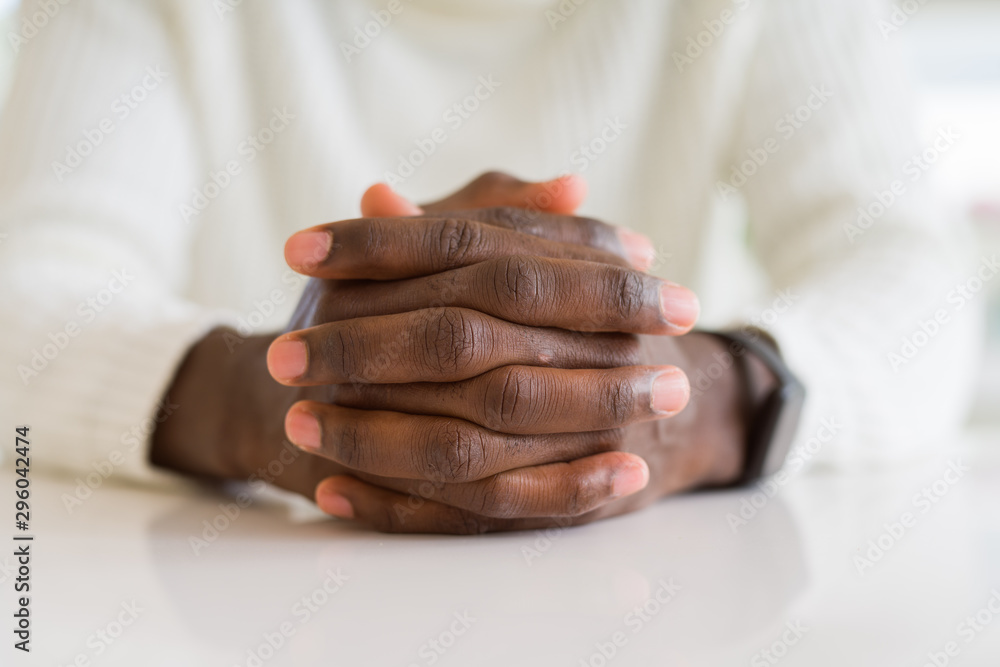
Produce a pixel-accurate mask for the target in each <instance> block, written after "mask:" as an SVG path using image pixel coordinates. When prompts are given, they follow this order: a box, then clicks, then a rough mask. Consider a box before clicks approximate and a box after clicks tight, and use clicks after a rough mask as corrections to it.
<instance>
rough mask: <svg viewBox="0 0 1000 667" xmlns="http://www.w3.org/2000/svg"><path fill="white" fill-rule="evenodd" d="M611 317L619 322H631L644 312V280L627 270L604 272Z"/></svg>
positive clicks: (616, 269) (617, 269)
mask: <svg viewBox="0 0 1000 667" xmlns="http://www.w3.org/2000/svg"><path fill="white" fill-rule="evenodd" d="M604 273H605V276H604V280H605V284H606V285H607V291H606V295H607V301H608V302H609V304H610V308H609V315H611V316H612V317H614V318H615V319H616V320H617V321H618V322H631V321H632V320H633V319H634V318H635V317H636V316H637V315H638V314H639V313H640V311H641V310H642V306H643V301H644V298H643V297H644V296H645V286H644V285H643V282H642V278H641V277H640V276H639V275H638V274H636V273H634V272H632V271H627V270H625V269H619V268H615V267H608V268H607V269H605V271H604Z"/></svg>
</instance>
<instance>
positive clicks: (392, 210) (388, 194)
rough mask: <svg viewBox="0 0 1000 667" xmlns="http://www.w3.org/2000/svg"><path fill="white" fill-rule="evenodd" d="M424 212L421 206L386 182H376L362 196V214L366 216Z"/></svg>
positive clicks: (406, 214)
mask: <svg viewBox="0 0 1000 667" xmlns="http://www.w3.org/2000/svg"><path fill="white" fill-rule="evenodd" d="M422 213H423V210H421V209H420V207H418V206H417V205H416V204H414V203H412V202H411V201H410V200H408V199H406V198H405V197H403V196H402V195H400V194H398V193H396V192H395V191H394V190H393V189H392V188H391V187H389V186H388V185H387V184H386V183H376V184H375V185H373V186H371V187H370V188H368V189H367V190H366V191H365V194H363V195H362V196H361V216H362V217H365V218H402V217H406V216H411V215H420V214H422Z"/></svg>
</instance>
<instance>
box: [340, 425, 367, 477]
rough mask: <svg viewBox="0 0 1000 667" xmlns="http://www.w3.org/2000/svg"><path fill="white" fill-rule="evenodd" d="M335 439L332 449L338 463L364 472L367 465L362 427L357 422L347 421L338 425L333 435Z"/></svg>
mask: <svg viewBox="0 0 1000 667" xmlns="http://www.w3.org/2000/svg"><path fill="white" fill-rule="evenodd" d="M333 439H334V442H333V443H331V448H332V449H333V452H334V456H335V457H336V460H337V462H339V463H341V464H342V465H344V466H346V467H348V468H351V469H354V470H362V469H363V468H364V465H365V447H366V445H365V443H364V438H363V437H362V435H361V427H360V426H359V425H358V424H357V423H356V422H352V421H345V422H343V423H341V424H339V425H338V427H337V429H336V430H335V432H334V433H333Z"/></svg>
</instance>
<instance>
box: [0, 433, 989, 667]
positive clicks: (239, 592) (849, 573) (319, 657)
mask: <svg viewBox="0 0 1000 667" xmlns="http://www.w3.org/2000/svg"><path fill="white" fill-rule="evenodd" d="M950 461H956V462H958V461H960V462H961V464H962V465H965V466H968V467H969V468H970V471H969V472H966V473H964V474H963V475H962V477H961V478H960V479H958V481H957V482H956V483H955V484H954V485H948V486H947V491H946V493H945V494H944V495H943V496H942V497H941V498H940V499H939V501H938V502H936V503H935V504H933V505H932V506H931V507H930V509H928V510H927V511H926V512H924V511H922V508H921V507H920V506H917V505H914V502H913V496H914V495H915V494H917V493H919V492H920V491H921V489H922V488H924V487H926V486H928V485H931V484H932V483H933V482H934V481H935V480H937V479H940V478H942V476H943V475H944V473H945V471H946V470H947V469H948V468H949V462H950ZM34 477H35V479H34V482H33V497H34V503H33V516H32V519H33V525H32V529H33V530H32V532H33V533H34V534H35V535H36V541H35V542H34V543H33V561H32V567H33V569H32V581H33V588H34V590H33V593H34V595H33V598H32V611H33V648H34V650H33V652H32V653H31V655H30V657H26V656H24V655H23V654H22V653H20V652H15V651H14V650H13V649H12V648H11V644H12V641H11V638H12V635H11V634H10V629H9V628H10V626H11V621H10V619H11V615H10V614H11V613H12V609H13V597H14V594H13V590H12V584H13V580H12V578H11V577H12V575H11V574H10V573H9V568H11V566H12V565H13V559H12V558H11V555H10V554H11V553H12V551H13V548H12V547H11V548H10V549H8V548H6V547H4V548H3V550H2V552H0V553H3V554H4V555H3V556H0V566H2V568H0V579H4V581H3V582H2V583H0V590H2V593H0V609H2V613H3V618H4V619H5V621H4V622H3V624H2V626H3V633H2V636H3V637H4V639H3V646H2V647H0V664H2V665H22V664H25V665H27V664H30V665H68V664H72V663H73V661H74V660H76V659H77V657H78V656H80V655H82V656H83V659H82V660H83V661H82V662H80V663H79V664H88V662H86V661H88V660H89V661H90V662H89V664H93V665H129V666H130V667H134V666H143V665H154V666H155V665H171V666H174V665H220V666H226V667H229V666H232V665H257V664H260V665H365V666H369V665H370V666H382V665H400V666H402V667H407V666H409V665H430V664H436V665H445V666H447V665H463V666H478V665H547V666H548V665H567V666H572V667H578V666H579V665H581V664H590V665H595V666H599V665H615V666H617V665H644V666H645V665H727V666H728V665H748V664H749V665H770V664H782V665H809V666H811V667H816V666H823V665H852V666H862V665H873V666H878V667H886V666H889V665H914V666H917V667H919V666H921V665H924V664H925V663H927V662H928V660H929V658H928V656H927V654H928V652H941V651H943V650H944V647H945V645H946V644H947V643H948V642H949V641H955V642H956V644H957V648H958V649H959V653H958V655H957V656H955V657H951V658H949V659H948V664H951V665H961V666H962V667H977V666H983V667H985V666H990V667H996V666H997V665H1000V613H996V614H994V613H992V612H989V611H988V606H987V605H988V603H989V602H990V599H991V596H993V595H994V592H996V602H994V603H993V606H994V609H996V610H998V611H1000V432H998V431H996V430H992V431H991V430H984V431H979V432H978V433H976V432H974V433H970V434H969V435H967V436H965V437H964V438H962V439H961V440H960V441H956V442H954V443H951V444H948V445H945V446H942V449H941V453H940V456H936V457H935V458H934V459H933V460H929V461H924V462H921V463H919V464H915V465H913V466H910V467H907V468H905V469H901V470H897V471H893V472H891V473H885V472H882V473H876V472H866V473H859V474H852V475H843V474H831V473H825V474H816V473H808V474H801V475H798V476H796V477H795V478H793V479H792V480H791V481H790V482H789V483H788V484H787V485H786V486H784V487H782V488H781V489H780V490H779V492H778V493H777V494H776V495H775V497H774V498H772V499H769V500H768V502H767V503H766V504H765V505H764V506H763V507H762V508H761V509H760V510H759V512H758V514H757V516H755V517H754V518H753V519H752V520H750V521H749V522H748V523H747V525H746V526H743V527H741V528H740V529H739V530H737V531H736V532H734V530H733V529H732V528H731V527H730V525H729V523H728V522H727V518H726V517H727V514H728V513H736V512H738V511H739V508H740V504H741V501H742V500H743V499H744V498H746V497H748V495H749V493H748V492H746V491H743V492H739V491H735V492H726V493H711V494H708V493H706V494H698V495H691V496H686V497H681V498H675V499H671V500H668V501H665V502H661V503H659V504H657V505H656V506H654V507H653V508H651V509H649V510H646V511H644V512H641V513H639V514H635V515H631V516H628V517H624V518H619V519H615V520H610V521H605V522H602V523H597V524H594V525H590V526H586V527H582V528H574V529H569V530H565V531H558V532H556V533H554V534H553V535H552V536H551V537H549V538H546V537H545V536H544V535H543V534H540V533H517V534H504V535H487V536H483V537H475V538H470V537H434V536H398V537H397V536H387V535H380V534H375V533H370V532H366V531H364V530H362V529H359V528H356V527H354V526H352V525H350V524H347V523H344V522H338V521H334V520H323V519H319V518H317V517H316V516H315V515H313V514H312V513H311V512H303V511H301V510H299V509H296V508H292V509H290V508H289V505H288V504H286V503H279V502H274V501H273V500H260V501H258V502H256V503H255V504H254V505H253V506H251V507H250V508H248V509H246V510H243V511H242V512H241V514H240V515H239V517H238V518H237V519H236V520H234V521H233V522H232V524H231V526H230V527H229V528H228V529H227V530H225V531H224V532H222V533H221V534H220V535H219V537H218V539H216V540H215V541H214V542H212V543H211V544H210V545H209V546H208V547H207V548H204V549H203V550H202V551H201V552H200V553H199V554H198V555H195V554H194V552H193V550H192V548H191V546H190V544H189V538H190V536H191V535H196V534H200V533H201V530H202V527H203V526H202V522H203V521H204V520H206V519H207V520H211V519H213V518H214V517H216V516H217V515H218V514H219V503H225V502H228V499H227V498H226V496H224V495H222V494H218V495H216V494H214V493H210V492H201V493H198V494H195V495H191V494H177V493H168V492H158V491H150V490H146V489H136V488H129V487H123V486H116V485H114V484H112V483H110V482H109V483H106V484H105V485H103V486H102V487H100V488H99V489H97V490H96V491H95V492H94V494H93V496H92V497H91V498H89V499H88V500H87V501H86V502H84V504H83V505H82V506H81V507H79V508H77V509H75V511H74V512H73V513H72V514H70V513H68V512H67V510H66V508H65V507H64V505H63V503H62V501H61V500H60V496H61V494H63V493H66V492H70V493H71V492H72V488H73V486H74V483H73V482H72V480H63V479H59V478H51V477H50V478H46V477H42V476H40V475H37V474H36V475H35V476H34ZM12 488H13V473H12V472H10V471H9V470H4V471H2V472H0V489H3V491H2V492H0V497H8V496H9V495H10V493H8V491H7V490H9V489H12ZM938 488H939V490H940V489H942V488H944V487H943V486H942V485H941V484H939V485H938ZM758 500H759V498H758ZM11 504H12V503H11ZM907 511H909V512H911V513H913V514H914V516H915V522H916V523H915V524H914V525H912V527H910V528H907V529H906V530H905V533H904V534H903V535H902V536H901V537H900V538H899V539H898V540H896V541H895V544H893V545H892V546H891V547H890V548H889V549H888V550H887V551H886V552H885V554H884V556H883V557H882V558H881V560H879V561H878V562H877V563H874V564H873V565H872V566H871V567H870V568H865V569H864V572H863V573H861V572H859V570H858V565H857V563H856V562H855V561H854V556H855V555H856V554H864V553H865V552H866V551H867V550H868V543H869V540H873V539H878V537H879V535H880V533H882V532H883V531H884V530H885V529H884V528H883V526H884V524H886V523H893V522H897V521H899V520H900V518H901V517H902V515H903V513H904V512H907ZM12 512H13V508H12V507H11V511H10V512H9V513H8V512H7V511H4V516H7V515H8V514H12ZM8 518H9V519H10V520H11V522H12V520H13V517H12V516H11V517H8ZM14 532H15V531H14V530H13V527H12V526H11V527H10V528H9V529H7V530H3V531H0V539H2V540H3V541H4V543H5V544H6V545H12V544H13V542H12V540H11V537H12V535H13V533H14ZM887 539H888V538H884V539H883V542H884V543H885V542H886V540H887ZM525 548H527V549H529V550H530V549H534V550H536V551H535V552H531V551H526V549H525ZM528 555H533V556H534V557H533V558H531V559H530V562H529V558H528V557H527V556H528ZM327 572H333V573H338V572H339V575H340V576H341V578H343V576H344V575H346V577H347V579H346V580H344V581H342V586H341V587H340V589H339V590H336V592H334V593H331V594H327V593H326V592H325V591H323V588H322V587H323V582H324V580H325V579H328V575H327V574H326V573H327ZM661 580H662V581H665V582H667V583H668V584H673V585H675V586H677V587H679V590H677V591H676V593H675V594H674V595H673V597H672V598H670V599H669V600H668V601H667V602H666V603H660V602H650V599H651V596H655V595H656V594H657V592H658V591H661V586H662V585H661V584H660V583H659V582H661ZM335 586H336V583H334V582H332V581H331V582H330V584H329V587H330V588H333V587H335ZM665 595H668V594H667V593H666V592H665V591H664V592H661V597H664V596H665ZM304 596H305V597H309V596H314V600H316V601H317V602H316V604H315V606H314V607H313V608H314V609H315V612H311V611H310V612H308V613H307V612H306V611H305V610H306V609H307V607H305V606H301V605H300V606H299V607H298V608H296V607H295V605H296V601H298V600H300V599H301V598H302V597H304ZM653 599H654V600H655V597H653ZM123 603H124V604H126V605H128V604H132V603H134V604H135V605H137V607H138V608H139V610H141V611H138V612H137V613H138V616H137V617H136V619H135V621H134V622H133V623H132V624H131V625H130V626H128V627H125V628H123V629H122V630H121V633H120V635H118V637H117V639H114V640H112V643H111V644H110V645H109V644H106V643H104V642H103V641H102V640H101V639H99V635H98V634H97V632H98V631H99V630H103V631H105V632H110V633H111V634H118V630H119V628H118V627H117V626H116V623H117V621H116V619H117V617H118V616H120V615H121V614H122V609H123V607H122V605H123ZM644 603H645V604H647V605H648V610H649V611H648V612H647V615H646V616H645V618H643V617H642V616H639V615H636V614H635V613H634V611H632V610H634V609H635V608H636V607H641V606H642V605H643V604H644ZM982 609H986V610H987V611H986V612H985V613H981V619H986V618H987V615H989V617H990V619H989V620H990V621H992V622H990V623H987V624H985V625H983V626H980V629H979V630H974V631H971V632H970V630H968V629H965V628H971V627H972V626H968V625H967V626H962V627H960V624H962V623H963V621H964V620H965V619H966V618H967V617H969V616H970V615H971V616H975V615H976V613H977V612H979V611H980V610H982ZM456 614H458V615H459V616H461V615H463V614H464V615H466V618H468V619H471V620H469V621H467V623H468V624H469V625H468V629H465V628H464V626H462V625H461V624H458V623H457V622H456V621H455V618H456V616H455V615H456ZM630 614H631V615H630ZM125 618H128V617H127V615H126V616H125ZM282 624H287V625H285V626H284V627H285V628H286V631H287V630H288V629H289V628H290V629H291V630H292V631H293V632H294V633H293V634H291V636H290V638H289V639H287V640H285V641H284V645H283V646H282V647H281V648H280V649H279V650H277V651H275V652H273V655H272V654H271V652H269V651H268V650H267V649H266V648H265V650H264V651H263V656H264V657H265V658H266V659H265V660H262V661H261V662H259V663H258V662H255V661H254V660H253V659H251V656H250V655H249V654H248V650H250V649H255V650H256V649H257V647H259V646H260V645H261V644H262V643H264V642H265V636H266V635H267V634H269V633H274V632H276V631H278V632H280V630H281V628H282ZM787 624H792V626H793V627H799V628H801V629H800V630H799V635H800V636H799V637H798V638H796V637H795V636H794V635H793V634H792V633H788V632H786V628H787V627H789V626H788V625H787ZM452 630H454V631H456V633H455V634H452ZM458 630H463V632H462V634H460V635H459V634H457V631H458ZM616 632H621V633H622V634H621V635H619V637H618V639H619V643H621V644H622V645H621V646H620V647H619V648H616V649H615V655H614V656H613V657H612V658H611V659H610V660H606V659H603V657H602V656H601V655H600V653H599V652H596V651H598V650H599V647H598V646H597V643H599V642H601V643H606V642H609V641H610V640H613V638H614V636H615V633H616ZM970 634H971V638H970ZM106 636H108V635H106ZM783 636H784V639H788V640H789V641H791V640H793V639H795V643H794V644H790V643H789V644H788V645H782V642H783V641H784V640H783ZM436 639H439V641H440V642H441V643H443V644H448V645H449V647H448V648H444V647H443V646H442V647H441V648H442V650H443V653H440V652H435V651H434V649H432V648H431V646H430V644H429V643H428V642H430V641H431V640H436ZM970 639H971V641H970ZM775 642H778V645H777V646H776V647H775V651H776V652H777V653H779V654H783V656H782V657H781V659H780V660H777V659H775V658H772V660H773V661H774V662H772V661H769V660H768V659H767V658H766V657H765V656H763V655H762V654H760V653H758V652H759V651H761V650H762V649H765V648H767V647H770V646H772V645H774V644H775ZM439 646H440V644H439ZM422 647H423V648H422ZM605 649H606V650H607V649H608V646H605ZM944 657H945V656H938V659H939V662H940V660H941V659H943V658H944ZM602 660H603V662H602ZM581 661H583V662H581ZM930 664H933V663H930ZM942 664H943V663H942Z"/></svg>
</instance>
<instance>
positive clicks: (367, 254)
mask: <svg viewBox="0 0 1000 667" xmlns="http://www.w3.org/2000/svg"><path fill="white" fill-rule="evenodd" d="M363 224H364V233H363V234H362V238H363V239H364V243H363V244H362V248H361V252H362V253H363V255H362V257H363V258H364V261H365V263H366V264H368V265H373V264H379V263H381V261H382V260H383V259H385V258H386V257H387V256H388V255H389V246H390V245H391V243H390V240H389V239H390V238H391V234H389V233H388V230H387V228H386V221H385V220H383V219H382V218H366V219H365V220H364V221H363Z"/></svg>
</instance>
